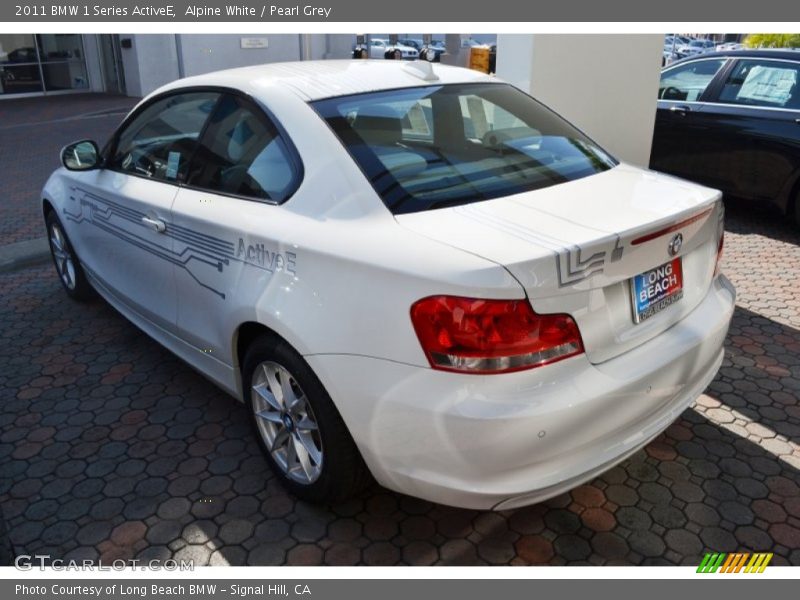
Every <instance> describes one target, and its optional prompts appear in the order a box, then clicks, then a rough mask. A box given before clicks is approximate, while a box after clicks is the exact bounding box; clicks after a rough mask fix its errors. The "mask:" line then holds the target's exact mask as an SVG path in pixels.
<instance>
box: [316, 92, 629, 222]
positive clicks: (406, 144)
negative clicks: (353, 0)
mask: <svg viewBox="0 0 800 600" xmlns="http://www.w3.org/2000/svg"><path fill="white" fill-rule="evenodd" d="M313 106H314V108H315V109H316V110H317V112H318V113H319V114H320V115H321V116H322V118H323V119H325V120H326V121H327V123H328V124H329V125H330V127H331V128H332V129H333V131H334V132H335V133H336V134H337V135H338V137H339V139H340V140H341V141H342V143H343V144H344V146H345V147H346V148H347V150H348V151H349V152H350V154H351V155H352V156H353V158H354V159H355V160H356V162H357V163H358V164H359V166H360V167H361V169H362V170H363V171H364V173H365V175H366V176H367V178H368V179H369V181H370V183H372V185H373V187H374V188H375V191H377V192H378V194H379V195H380V196H381V198H382V199H383V201H384V203H385V204H386V206H387V207H388V208H389V209H390V210H391V211H392V212H393V213H394V214H401V213H409V212H418V211H423V210H430V209H434V208H442V207H446V206H455V205H459V204H468V203H471V202H478V201H481V200H488V199H491V198H498V197H501V196H509V195H512V194H518V193H521V192H526V191H531V190H536V189H541V188H545V187H549V186H552V185H556V184H559V183H564V182H567V181H572V180H575V179H580V178H582V177H586V176H588V175H592V174H594V173H599V172H601V171H605V170H607V169H610V168H611V167H613V166H615V165H616V164H617V163H616V162H615V161H614V159H613V158H611V157H610V156H609V155H608V154H607V153H605V152H604V151H603V150H602V149H600V148H599V147H598V146H597V145H596V144H595V143H594V142H592V141H591V140H590V139H588V138H587V137H586V136H584V135H583V134H582V133H581V132H579V131H578V130H577V129H575V128H574V127H573V126H571V125H570V124H569V123H567V122H566V121H564V120H563V119H562V118H560V117H559V116H558V115H556V114H555V113H553V112H552V111H551V110H549V109H548V108H546V107H545V106H543V105H541V104H539V103H538V102H537V101H535V100H534V99H532V98H531V97H530V96H528V95H526V94H524V93H522V92H521V91H519V90H517V89H516V88H514V87H512V86H510V85H506V84H500V83H483V84H449V85H431V86H425V87H418V88H405V89H398V90H390V91H382V92H374V93H368V94H357V95H352V96H340V97H336V98H329V99H325V100H320V101H317V102H314V103H313Z"/></svg>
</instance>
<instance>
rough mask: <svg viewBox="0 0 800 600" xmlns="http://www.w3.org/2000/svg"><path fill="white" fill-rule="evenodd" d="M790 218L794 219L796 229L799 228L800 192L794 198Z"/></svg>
mask: <svg viewBox="0 0 800 600" xmlns="http://www.w3.org/2000/svg"><path fill="white" fill-rule="evenodd" d="M792 216H793V217H794V224H795V225H796V226H797V227H800V190H798V191H797V193H796V194H795V196H794V209H793V210H792Z"/></svg>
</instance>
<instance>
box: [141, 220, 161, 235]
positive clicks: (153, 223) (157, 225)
mask: <svg viewBox="0 0 800 600" xmlns="http://www.w3.org/2000/svg"><path fill="white" fill-rule="evenodd" d="M142 223H144V224H145V225H147V226H148V227H150V228H151V229H152V230H153V231H155V232H156V233H164V232H165V231H166V229H167V224H166V223H164V221H162V220H161V219H154V218H153V217H142Z"/></svg>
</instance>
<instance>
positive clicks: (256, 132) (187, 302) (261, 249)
mask: <svg viewBox="0 0 800 600" xmlns="http://www.w3.org/2000/svg"><path fill="white" fill-rule="evenodd" d="M301 175H302V166H301V163H300V159H299V156H298V154H297V152H296V150H295V149H294V146H293V145H292V144H291V142H290V141H289V140H288V137H287V136H285V134H283V133H282V132H281V130H280V129H279V128H278V126H276V124H275V122H274V121H273V120H272V119H271V118H270V117H269V116H268V115H267V114H266V113H265V111H264V110H263V109H262V108H261V107H260V106H259V105H257V104H256V103H255V102H254V101H253V100H251V99H249V98H247V97H245V96H242V95H239V94H235V93H230V94H225V95H224V96H223V97H222V98H221V99H220V101H219V104H218V106H217V108H216V110H215V112H214V114H213V115H212V117H211V118H210V120H209V123H208V126H207V128H206V130H205V132H204V134H203V136H202V139H201V140H200V143H199V145H198V148H197V152H196V154H195V156H194V158H193V159H192V162H191V165H190V166H189V169H188V173H187V175H186V183H185V185H183V186H182V187H181V190H180V192H179V193H178V196H177V197H176V199H175V204H174V206H173V226H174V228H175V229H176V231H178V232H179V234H180V235H176V237H175V240H176V247H175V252H176V253H177V254H178V255H179V256H181V257H182V262H181V264H179V265H178V268H177V269H176V275H175V277H176V284H177V289H178V298H179V303H178V332H179V335H180V337H181V338H183V339H184V340H185V341H187V342H189V343H190V344H192V345H193V346H195V347H196V348H198V349H199V350H201V351H202V352H203V353H205V354H207V355H210V356H209V358H216V357H218V358H219V359H220V360H221V361H222V362H223V363H226V362H228V361H227V357H229V356H230V349H231V322H232V321H237V319H240V318H242V317H241V315H247V316H248V318H250V317H251V316H252V314H253V313H254V311H255V309H256V307H257V306H258V304H259V299H260V298H261V297H262V296H263V294H264V293H265V290H266V289H267V286H269V285H270V284H276V283H277V281H276V280H275V276H276V274H278V273H280V274H283V275H288V277H289V279H291V278H292V277H293V276H294V274H295V272H296V247H295V246H294V245H292V243H291V231H292V229H293V227H296V225H292V222H291V221H290V219H291V217H290V216H287V215H286V214H285V213H286V212H288V211H284V210H283V209H282V208H281V207H280V206H279V205H280V204H281V203H282V202H284V201H286V200H287V199H288V198H289V197H290V196H291V195H292V194H293V193H294V191H295V190H296V189H297V186H298V185H299V181H300V179H301ZM242 320H244V319H242ZM238 322H239V323H240V322H241V320H239V321H238ZM237 324H238V323H237ZM207 368H209V369H213V368H214V364H211V363H208V364H207Z"/></svg>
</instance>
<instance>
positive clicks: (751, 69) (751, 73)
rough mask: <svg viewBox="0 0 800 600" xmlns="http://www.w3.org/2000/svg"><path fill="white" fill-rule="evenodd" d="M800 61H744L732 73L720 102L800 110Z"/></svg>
mask: <svg viewBox="0 0 800 600" xmlns="http://www.w3.org/2000/svg"><path fill="white" fill-rule="evenodd" d="M798 79H800V64H798V63H791V62H782V61H764V60H741V61H739V63H738V64H737V65H736V67H735V68H734V69H733V70H732V71H731V74H730V75H728V78H727V80H726V81H725V85H724V86H723V88H722V91H721V92H720V95H719V100H718V101H719V102H723V103H727V104H743V105H745V106H769V107H772V108H790V109H800V89H798Z"/></svg>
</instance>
